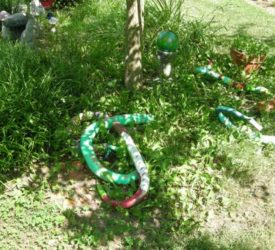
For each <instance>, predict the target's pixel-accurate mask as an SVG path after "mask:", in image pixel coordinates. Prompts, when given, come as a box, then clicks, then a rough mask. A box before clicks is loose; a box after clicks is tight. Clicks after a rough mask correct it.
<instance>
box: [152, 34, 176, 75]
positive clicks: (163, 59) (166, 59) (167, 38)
mask: <svg viewBox="0 0 275 250" xmlns="http://www.w3.org/2000/svg"><path fill="white" fill-rule="evenodd" d="M178 46H179V42H178V37H177V35H176V34H175V33H173V32H171V31H162V32H160V33H159V34H158V37H157V48H158V59H159V60H160V64H161V70H162V72H163V74H164V76H166V77H169V76H170V75H171V73H172V60H173V58H174V57H175V52H176V50H177V48H178Z"/></svg>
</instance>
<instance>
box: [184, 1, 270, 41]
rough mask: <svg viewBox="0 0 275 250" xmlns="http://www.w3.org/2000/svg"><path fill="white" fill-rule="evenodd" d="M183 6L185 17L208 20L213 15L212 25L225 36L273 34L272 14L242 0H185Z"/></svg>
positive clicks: (263, 36)
mask: <svg viewBox="0 0 275 250" xmlns="http://www.w3.org/2000/svg"><path fill="white" fill-rule="evenodd" d="M184 7H185V10H186V14H187V17H189V18H191V19H195V18H200V19H201V20H202V21H210V20H212V18H213V17H214V19H213V27H216V28H218V29H219V30H220V34H222V35H225V36H228V35H230V36H232V35H235V34H239V33H247V34H249V35H252V36H254V37H258V38H260V39H263V38H272V37H274V35H275V32H274V28H275V19H274V16H273V15H271V14H269V13H267V12H266V11H265V10H263V9H261V8H258V7H256V6H253V5H249V4H247V2H246V1H244V0H236V1H234V2H232V1H229V0H221V1H212V0H201V1H193V0H186V1H185V6H184ZM221 27H222V29H220V28H221Z"/></svg>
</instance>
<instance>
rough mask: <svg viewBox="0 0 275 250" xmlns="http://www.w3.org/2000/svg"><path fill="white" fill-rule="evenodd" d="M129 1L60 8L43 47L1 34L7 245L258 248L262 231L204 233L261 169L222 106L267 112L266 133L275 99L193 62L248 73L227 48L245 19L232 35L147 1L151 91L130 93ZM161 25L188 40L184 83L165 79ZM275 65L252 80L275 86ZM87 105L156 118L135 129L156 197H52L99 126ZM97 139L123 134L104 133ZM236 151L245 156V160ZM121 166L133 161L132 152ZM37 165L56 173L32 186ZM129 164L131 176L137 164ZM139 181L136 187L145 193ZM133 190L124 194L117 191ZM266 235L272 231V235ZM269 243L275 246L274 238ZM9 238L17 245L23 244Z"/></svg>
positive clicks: (178, 63)
mask: <svg viewBox="0 0 275 250" xmlns="http://www.w3.org/2000/svg"><path fill="white" fill-rule="evenodd" d="M122 2H123V3H124V1H100V2H98V1H95V0H89V1H86V2H85V4H83V5H79V6H78V7H77V8H75V9H71V10H67V11H60V12H58V13H57V16H58V17H59V20H60V23H59V25H58V26H57V30H58V32H57V33H55V34H51V33H47V34H45V35H44V37H43V39H42V41H40V47H39V48H37V49H34V50H31V49H28V48H25V47H24V46H22V45H20V44H16V45H14V44H10V43H7V42H4V41H0V51H1V58H0V68H1V74H0V116H1V121H0V127H1V130H0V185H1V186H0V187H1V188H0V201H1V202H0V223H1V225H2V224H3V225H5V228H3V229H1V231H0V248H1V249H2V248H3V249H9V248H10V249H13V248H14V247H15V246H16V245H19V246H20V247H21V246H22V248H28V247H30V246H37V247H38V248H42V249H43V247H44V249H47V248H49V249H50V248H51V246H50V245H48V244H57V245H59V246H60V248H59V249H75V248H79V249H89V248H91V247H94V248H95V247H97V248H99V249H100V247H102V248H103V247H110V248H112V246H110V245H109V244H116V243H117V244H118V245H119V246H120V247H121V248H128V249H158V248H162V249H169V248H172V249H177V248H179V249H182V248H183V247H185V248H187V249H242V248H241V247H240V246H242V247H243V249H247V248H245V247H246V245H247V244H248V245H249V244H250V243H249V242H248V243H247V242H246V241H251V238H253V237H252V236H251V235H253V234H249V233H248V237H246V238H245V237H244V239H242V241H239V240H236V241H235V242H229V241H224V242H222V241H220V239H219V238H218V236H217V235H210V236H207V235H208V234H207V233H206V234H205V235H204V234H203V235H202V234H199V233H198V235H197V234H196V232H198V229H200V228H201V227H202V226H203V225H204V223H205V220H206V219H207V216H208V215H207V214H208V211H209V208H211V207H212V206H216V207H217V209H227V206H226V205H224V204H223V203H224V201H223V199H222V201H221V204H219V202H220V199H218V197H219V193H220V192H223V190H224V189H225V188H226V187H225V186H226V185H225V183H226V182H227V180H231V179H233V180H234V181H236V183H250V182H251V179H253V176H255V173H256V172H257V170H258V169H259V166H257V164H254V165H253V166H252V165H251V164H250V162H249V160H250V157H249V155H247V154H244V153H243V154H242V150H244V149H245V148H246V146H245V145H246V143H248V144H249V143H250V142H249V141H248V140H247V139H246V138H245V137H244V136H242V135H234V136H233V133H231V132H230V131H229V130H227V129H225V128H224V127H223V126H222V125H221V124H219V122H218V121H217V119H216V117H215V113H214V109H215V108H216V106H217V105H219V104H223V105H229V106H233V107H236V108H238V109H239V110H242V111H244V112H246V113H247V114H249V115H253V116H256V117H257V120H259V121H260V122H261V123H262V124H263V125H264V127H265V131H264V132H265V133H266V134H274V133H275V130H274V126H273V124H274V114H272V113H258V112H256V111H255V102H256V101H258V100H265V99H268V98H271V97H268V96H257V95H253V94H247V95H246V94H243V93H238V92H236V91H235V90H233V89H228V88H225V87H224V86H222V85H221V84H219V83H218V82H213V81H212V82H211V81H209V80H206V79H204V78H201V77H199V76H197V75H194V68H195V67H196V66H201V65H205V64H206V63H207V61H208V59H209V58H211V59H212V60H213V61H214V62H215V64H216V65H217V66H219V69H220V70H222V71H223V72H224V73H226V74H228V75H229V76H232V77H234V78H235V79H237V80H242V79H243V77H242V72H241V69H240V68H238V67H236V66H234V65H232V63H231V60H230V58H229V55H228V53H227V51H228V50H227V49H228V48H229V47H230V45H231V42H232V38H234V36H233V34H235V33H238V32H241V31H242V30H241V29H240V28H239V27H241V26H242V22H241V19H238V18H236V19H234V20H232V22H231V21H230V22H229V26H228V28H229V29H230V31H231V32H229V34H228V36H221V35H220V33H215V32H213V29H211V27H209V25H208V24H207V23H205V22H201V21H194V20H193V21H190V19H187V20H177V19H175V18H173V17H171V16H170V14H169V11H167V12H166V11H163V12H159V11H157V10H156V9H155V8H152V6H151V7H150V6H148V5H147V6H146V7H147V12H146V34H145V43H144V79H145V81H144V86H143V88H142V89H141V90H139V91H137V92H129V91H128V90H127V89H125V87H124V84H123V76H124V29H123V27H124V24H125V9H124V7H125V6H124V5H123V4H122ZM204 3H205V5H203V4H204ZM206 3H207V1H201V4H202V5H201V7H203V6H204V7H205V8H204V10H205V11H209V12H211V8H213V9H215V6H213V5H211V4H206ZM241 3H242V2H241V1H240V2H239V4H241ZM242 6H243V7H244V8H245V9H246V10H248V11H247V15H249V17H250V18H247V19H245V17H242V18H243V21H244V22H245V20H250V19H251V20H253V22H258V23H256V24H258V25H254V27H257V28H258V27H259V25H262V22H261V20H257V19H255V17H254V15H256V14H257V15H259V16H261V13H262V12H261V10H258V9H254V8H253V7H250V6H248V5H244V4H243V5H242ZM216 7H217V6H216ZM232 8H233V7H232V5H231V7H230V8H224V12H222V13H223V14H224V16H222V17H220V18H221V19H217V22H218V23H217V24H215V25H218V24H221V27H222V26H223V20H224V21H225V20H227V19H226V18H225V17H227V16H228V15H229V14H232V13H233V11H232ZM234 8H235V7H234ZM217 11H221V10H220V9H218V10H217ZM240 11H244V10H243V8H240ZM262 15H263V16H264V14H262ZM207 16H209V15H207ZM216 18H219V15H216ZM205 21H206V20H205ZM236 23H238V25H236ZM44 25H46V24H45V23H44ZM270 25H272V22H271V24H270ZM234 27H235V28H234ZM263 27H264V26H262V29H263ZM162 29H172V30H174V31H175V32H177V34H178V35H179V38H180V43H181V45H180V48H179V51H178V55H177V58H176V59H175V62H174V65H175V67H174V76H173V79H172V80H159V81H155V80H154V79H155V77H157V76H158V75H159V71H158V68H159V65H158V61H157V58H156V47H155V43H154V41H155V36H156V34H157V33H158V31H160V30H162ZM270 30H272V29H270ZM255 33H257V31H256V30H255ZM272 36H273V34H271V35H270V37H272ZM269 45H271V43H269ZM220 47H222V48H226V53H225V52H224V51H225V50H223V53H221V50H220V49H219V48H220ZM274 64H275V58H274V56H272V55H270V56H269V57H268V58H267V60H266V62H265V64H264V68H263V69H262V70H261V71H260V72H259V73H258V74H255V75H253V76H252V77H251V79H250V81H251V82H252V83H254V84H256V85H259V84H260V85H263V86H265V87H268V88H269V89H270V90H271V92H273V93H274V91H275V86H274V84H273V82H274V78H275V74H274V70H273V68H274ZM83 110H91V111H102V112H110V113H113V114H123V113H136V112H143V113H150V114H153V115H155V117H156V119H155V122H153V123H152V124H148V125H146V126H145V127H144V128H143V129H142V130H135V129H133V128H131V129H130V131H131V133H132V136H133V137H134V139H135V141H136V143H137V144H138V146H139V148H140V150H141V152H142V154H143V156H144V158H145V159H146V162H147V163H148V166H149V169H150V178H151V189H150V195H149V197H148V199H147V200H146V201H145V202H143V203H141V204H140V205H138V206H137V207H135V208H133V209H131V210H129V211H128V210H122V209H118V210H116V209H112V208H110V207H109V206H108V205H106V204H102V203H100V202H99V198H98V196H97V195H96V194H94V189H95V186H94V185H91V187H89V188H91V193H93V194H94V195H95V198H94V200H95V202H98V203H99V204H100V205H99V207H98V208H97V209H96V210H95V211H92V215H90V216H85V215H84V214H85V213H84V212H85V210H89V211H90V210H91V209H90V208H87V207H83V208H81V209H80V211H79V210H77V209H73V210H71V209H61V208H59V207H57V205H56V204H53V203H52V202H51V201H50V200H49V199H48V198H47V197H48V196H47V195H49V194H51V193H53V192H54V190H66V189H67V187H68V186H69V184H70V183H69V182H68V183H66V182H65V184H63V185H65V187H63V186H62V185H61V184H59V183H58V182H57V180H56V178H58V174H59V173H60V172H62V171H63V169H62V167H61V166H62V163H65V162H70V161H73V160H82V161H83V159H82V156H81V154H79V152H78V151H77V149H76V140H77V139H79V137H80V136H81V133H82V131H83V129H84V128H85V126H87V125H88V124H89V123H90V122H92V121H89V122H87V123H84V124H82V125H81V126H79V127H74V126H72V118H73V117H74V116H75V115H77V114H79V113H80V112H83ZM72 131H73V133H72ZM98 142H99V143H100V142H112V143H113V142H115V141H114V138H113V137H112V136H108V134H107V135H106V134H103V135H102V136H101V137H99V138H98ZM239 144H240V145H242V146H241V147H240V146H239ZM249 145H250V144H249ZM252 145H254V144H252ZM254 146H255V145H254ZM254 146H253V149H255V148H259V149H261V150H262V152H263V153H262V154H263V155H260V156H259V157H260V160H262V159H265V160H266V161H267V162H268V164H269V163H270V162H272V157H271V156H270V155H272V150H273V148H272V147H271V146H268V147H262V146H259V145H256V146H255V148H254ZM250 150H251V151H249V152H251V154H253V150H252V149H250ZM236 152H241V153H239V158H240V161H237V162H236V161H234V160H235V159H234V154H235V153H236ZM232 155H233V156H232ZM122 156H124V154H122ZM254 160H255V162H256V161H257V160H256V159H254ZM118 162H119V164H123V163H126V162H125V160H123V159H119V161H118ZM33 165H35V166H36V168H40V167H39V166H41V165H47V166H48V167H49V168H50V172H51V176H50V178H45V179H41V178H40V177H39V176H38V175H34V176H32V178H33V179H34V180H32V182H34V183H31V184H33V185H30V184H26V185H22V183H21V182H22V178H20V176H21V175H22V174H23V173H24V172H26V171H27V170H29V169H30V168H31V167H32V166H33ZM37 166H38V167H37ZM271 167H272V166H271V165H270V168H271ZM125 168H126V170H128V171H131V169H132V166H128V165H127V166H126V167H125ZM250 170H251V171H250ZM252 170H253V171H252ZM237 177H238V178H237ZM89 178H93V176H92V175H90V176H89ZM17 182H18V183H17ZM13 183H17V184H16V185H15V186H14V185H13ZM34 184H35V185H34ZM23 186H24V187H23ZM109 188H110V189H111V190H112V191H113V192H114V195H116V193H117V192H119V191H120V187H114V186H109ZM134 188H135V187H130V188H129V190H128V191H129V192H134V191H135V190H134ZM10 189H11V190H14V191H9V190H10ZM122 195H123V193H121V192H119V194H118V197H121V196H122ZM226 197H227V196H226V195H225V196H224V200H226ZM230 199H232V200H233V198H230ZM216 200H217V201H218V202H216ZM217 203H218V204H217ZM30 211H31V212H32V213H30ZM14 215H16V216H15V217H14ZM264 230H266V232H265V234H266V235H268V234H269V233H270V231H269V229H267V228H264ZM22 231H24V232H27V233H26V234H22V233H21V232H22ZM183 239H184V240H183ZM258 239H259V241H260V240H261V238H260V237H259V238H258ZM266 239H267V241H270V242H271V240H270V238H268V236H266ZM8 242H14V246H13V245H12V244H10V245H9V243H8ZM20 242H21V243H20ZM49 242H50V243H49ZM54 242H55V243H54ZM202 242H203V243H202ZM20 244H21V245H20ZM263 245H264V244H262V245H260V246H263ZM249 246H250V245H249ZM74 247H75V248H74ZM195 247H196V248H195ZM238 247H239V248H238Z"/></svg>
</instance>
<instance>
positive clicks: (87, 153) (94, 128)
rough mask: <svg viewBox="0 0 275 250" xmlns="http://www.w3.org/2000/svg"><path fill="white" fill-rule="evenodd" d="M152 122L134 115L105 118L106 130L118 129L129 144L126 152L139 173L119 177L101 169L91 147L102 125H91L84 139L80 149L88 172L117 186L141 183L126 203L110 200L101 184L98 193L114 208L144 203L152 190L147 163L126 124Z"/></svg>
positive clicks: (149, 118) (150, 118) (146, 117)
mask: <svg viewBox="0 0 275 250" xmlns="http://www.w3.org/2000/svg"><path fill="white" fill-rule="evenodd" d="M152 120H153V117H151V116H149V115H142V114H133V115H118V116H113V117H108V118H105V120H104V127H105V128H106V129H110V128H112V127H115V129H116V131H117V132H118V133H119V134H120V136H121V137H122V138H123V140H124V141H125V143H126V146H127V149H128V151H129V153H130V156H131V159H132V160H133V162H134V165H135V167H136V171H134V172H131V173H130V174H119V173H115V172H113V171H111V170H109V169H106V168H104V167H103V166H101V164H100V162H99V160H98V159H97V156H96V153H95V151H94V148H93V146H92V144H93V139H94V137H95V136H96V134H97V133H98V132H99V129H100V124H101V123H100V122H95V123H93V124H92V125H90V126H89V127H88V128H87V129H86V130H85V132H84V134H83V135H82V136H81V140H80V147H81V151H82V154H83V156H84V158H85V160H86V162H87V164H88V167H89V169H90V170H91V171H92V172H93V173H94V174H95V175H96V176H97V177H99V178H101V179H103V180H105V181H109V182H112V183H116V184H124V185H125V184H130V183H131V182H133V181H137V180H139V181H140V184H139V189H138V191H137V192H136V193H135V194H134V195H133V196H132V197H130V198H129V199H126V200H124V201H114V200H111V199H110V198H109V196H108V195H107V193H106V192H105V191H104V189H103V187H102V186H101V185H98V191H99V194H100V196H101V198H102V200H103V201H105V202H107V203H109V204H111V205H112V206H121V207H123V208H130V207H132V206H133V205H135V204H137V203H138V202H139V201H141V200H142V199H143V198H144V197H145V196H146V194H147V192H148V190H149V184H150V180H149V175H148V169H147V166H146V164H145V163H144V161H143V159H142V156H141V154H140V153H139V151H138V149H137V147H136V145H135V143H134V141H133V139H132V137H131V136H130V135H129V134H128V133H127V131H126V129H125V128H124V127H123V126H124V125H128V124H131V123H136V124H143V123H147V122H150V121H152Z"/></svg>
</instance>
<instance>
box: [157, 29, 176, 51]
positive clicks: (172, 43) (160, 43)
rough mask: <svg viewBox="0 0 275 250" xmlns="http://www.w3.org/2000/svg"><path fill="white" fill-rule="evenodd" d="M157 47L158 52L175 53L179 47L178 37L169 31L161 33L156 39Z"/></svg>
mask: <svg viewBox="0 0 275 250" xmlns="http://www.w3.org/2000/svg"><path fill="white" fill-rule="evenodd" d="M157 47H158V49H159V50H160V51H165V52H175V51H176V50H177V48H178V47H179V40H178V36H177V35H176V34H175V33H173V32H171V31H162V32H160V33H159V34H158V37H157Z"/></svg>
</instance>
